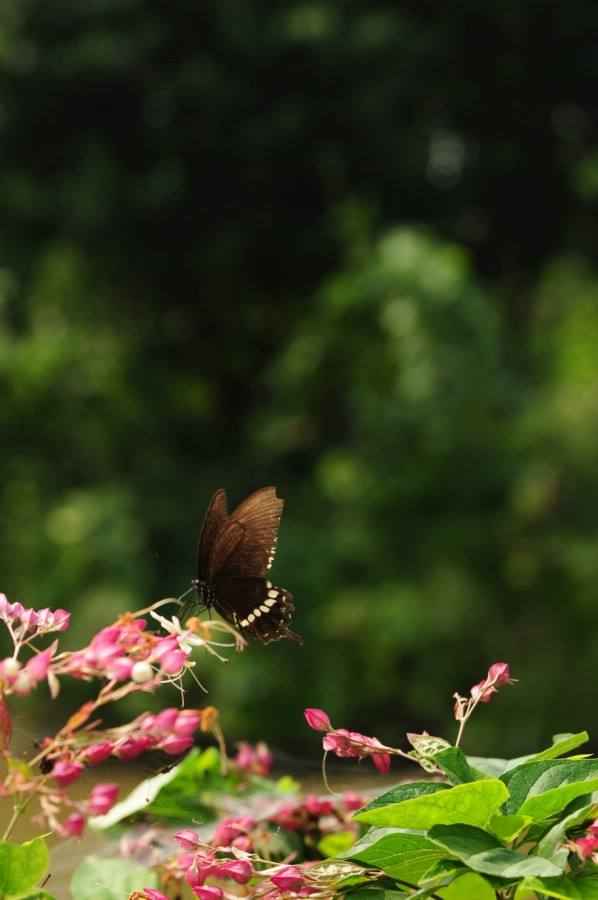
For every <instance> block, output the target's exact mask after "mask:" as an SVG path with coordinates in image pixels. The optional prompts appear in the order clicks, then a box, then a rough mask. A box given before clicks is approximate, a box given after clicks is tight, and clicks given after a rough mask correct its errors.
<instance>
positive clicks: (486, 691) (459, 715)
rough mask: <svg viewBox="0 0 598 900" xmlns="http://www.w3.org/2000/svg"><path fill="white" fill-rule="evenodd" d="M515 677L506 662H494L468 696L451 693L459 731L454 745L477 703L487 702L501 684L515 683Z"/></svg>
mask: <svg viewBox="0 0 598 900" xmlns="http://www.w3.org/2000/svg"><path fill="white" fill-rule="evenodd" d="M516 683H517V679H516V678H511V675H510V672H509V666H508V665H507V663H494V664H493V665H492V666H490V668H489V669H488V675H487V676H486V678H485V679H484V680H483V681H480V682H479V684H474V686H473V687H472V688H471V691H470V695H469V697H461V696H460V695H459V694H453V697H454V698H455V707H454V711H455V718H456V720H457V721H458V722H459V723H460V725H459V733H458V735H457V740H456V741H455V746H456V747H458V746H459V743H460V741H461V737H462V735H463V729H464V728H465V725H466V723H467V721H468V719H469V717H470V716H471V714H472V712H473V711H474V709H475V708H476V706H477V705H478V703H489V702H490V699H491V697H492V694H495V693H496V692H497V690H498V688H499V687H502V685H503V684H516Z"/></svg>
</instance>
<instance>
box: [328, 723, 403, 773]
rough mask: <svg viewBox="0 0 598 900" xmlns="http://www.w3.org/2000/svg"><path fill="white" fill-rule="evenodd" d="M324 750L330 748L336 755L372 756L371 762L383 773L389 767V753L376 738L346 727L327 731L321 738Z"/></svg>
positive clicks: (361, 757)
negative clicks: (348, 729)
mask: <svg viewBox="0 0 598 900" xmlns="http://www.w3.org/2000/svg"><path fill="white" fill-rule="evenodd" d="M322 745H323V747H324V750H331V751H332V752H333V753H336V755H337V756H340V757H347V756H356V757H359V758H360V759H365V757H366V756H371V757H372V762H373V763H374V765H375V766H376V768H377V769H378V771H379V772H381V773H382V774H383V775H385V774H386V773H387V772H388V770H389V768H390V754H389V753H388V752H387V751H386V748H385V747H384V745H383V744H381V743H380V741H379V740H378V739H377V738H371V737H366V735H364V734H359V732H358V731H347V729H346V728H337V729H336V731H333V732H329V733H328V734H326V735H325V736H324V737H323V739H322Z"/></svg>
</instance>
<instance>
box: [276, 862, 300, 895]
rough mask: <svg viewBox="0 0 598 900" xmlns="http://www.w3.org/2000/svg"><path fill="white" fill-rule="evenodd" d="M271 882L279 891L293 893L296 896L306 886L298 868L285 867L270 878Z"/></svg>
mask: <svg viewBox="0 0 598 900" xmlns="http://www.w3.org/2000/svg"><path fill="white" fill-rule="evenodd" d="M270 881H271V882H272V884H274V885H275V886H276V887H277V888H278V890H279V891H292V892H293V893H294V894H297V893H299V891H300V890H301V888H302V887H303V885H304V881H303V875H302V874H301V870H300V869H299V868H298V867H297V866H283V867H282V869H279V870H278V872H277V873H276V874H275V875H271V876H270Z"/></svg>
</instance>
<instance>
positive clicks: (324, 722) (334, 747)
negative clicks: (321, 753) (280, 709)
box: [304, 709, 409, 775]
mask: <svg viewBox="0 0 598 900" xmlns="http://www.w3.org/2000/svg"><path fill="white" fill-rule="evenodd" d="M304 715H305V718H306V719H307V724H308V725H309V726H310V728H314V729H315V730H316V731H325V732H326V734H325V735H324V737H323V738H322V746H323V747H324V750H325V751H326V753H328V751H331V752H332V753H335V754H336V756H340V757H348V756H352V757H357V758H358V759H367V758H368V757H369V758H371V760H372V762H373V763H374V765H375V766H376V768H377V769H378V771H379V772H381V773H382V775H386V773H387V772H388V770H389V768H390V758H391V756H404V757H406V758H407V759H409V755H408V754H407V753H405V752H404V751H403V750H398V749H396V748H395V747H387V746H385V745H384V744H382V743H381V742H380V741H379V740H378V738H375V737H367V736H366V735H364V734H360V733H359V732H358V731H347V729H346V728H333V727H332V725H331V723H330V719H329V717H328V715H327V714H326V713H325V712H324V711H323V710H321V709H306V710H305V712H304Z"/></svg>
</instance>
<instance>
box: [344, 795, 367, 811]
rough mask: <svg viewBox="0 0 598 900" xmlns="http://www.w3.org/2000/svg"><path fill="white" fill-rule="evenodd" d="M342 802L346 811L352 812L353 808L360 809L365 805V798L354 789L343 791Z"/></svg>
mask: <svg viewBox="0 0 598 900" xmlns="http://www.w3.org/2000/svg"><path fill="white" fill-rule="evenodd" d="M343 803H344V804H345V809H346V810H347V812H353V811H354V810H356V809H361V807H362V806H365V804H366V803H367V800H366V799H365V797H362V796H361V794H358V793H357V792H356V791H345V793H344V794H343Z"/></svg>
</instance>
